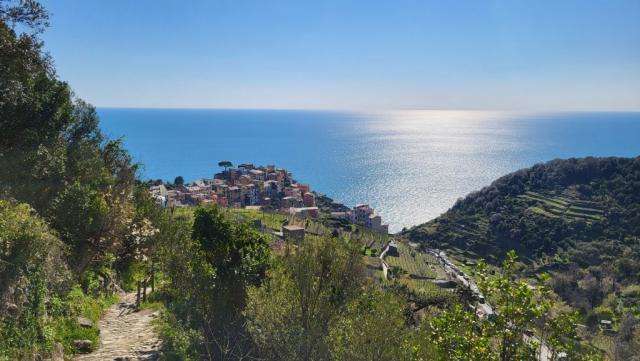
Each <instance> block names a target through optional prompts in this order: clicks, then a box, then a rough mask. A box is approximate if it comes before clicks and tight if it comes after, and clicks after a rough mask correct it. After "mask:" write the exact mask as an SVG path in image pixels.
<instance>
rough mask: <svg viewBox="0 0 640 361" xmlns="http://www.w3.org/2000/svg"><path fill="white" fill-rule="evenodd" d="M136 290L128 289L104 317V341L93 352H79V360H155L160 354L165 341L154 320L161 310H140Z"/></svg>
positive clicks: (102, 339)
mask: <svg viewBox="0 0 640 361" xmlns="http://www.w3.org/2000/svg"><path fill="white" fill-rule="evenodd" d="M135 301H136V294H135V293H125V294H123V295H122V297H121V299H120V302H119V303H117V304H115V305H113V306H111V307H110V308H109V309H108V310H107V312H106V313H105V314H104V316H103V317H102V319H101V320H100V324H99V327H100V345H99V346H98V349H97V350H96V351H94V352H92V353H89V354H84V355H79V356H77V357H76V358H75V360H76V361H98V360H100V361H102V360H113V361H133V360H145V361H152V360H158V359H159V358H160V354H161V351H160V348H161V344H162V343H161V341H160V338H159V337H158V335H157V334H156V333H155V331H154V329H153V325H152V324H151V322H152V321H153V320H154V319H155V318H156V317H158V316H159V312H158V311H155V310H151V309H144V310H141V311H137V312H136V308H135Z"/></svg>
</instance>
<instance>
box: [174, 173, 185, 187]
mask: <svg viewBox="0 0 640 361" xmlns="http://www.w3.org/2000/svg"><path fill="white" fill-rule="evenodd" d="M173 184H175V185H177V186H181V185H184V178H182V176H181V175H179V176H177V177H176V179H174V180H173Z"/></svg>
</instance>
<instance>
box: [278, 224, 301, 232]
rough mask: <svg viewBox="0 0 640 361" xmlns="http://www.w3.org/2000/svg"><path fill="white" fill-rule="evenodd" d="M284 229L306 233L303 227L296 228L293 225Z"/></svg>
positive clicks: (283, 227)
mask: <svg viewBox="0 0 640 361" xmlns="http://www.w3.org/2000/svg"><path fill="white" fill-rule="evenodd" d="M282 229H286V230H287V231H304V228H303V227H300V226H296V225H293V224H288V225H286V226H282Z"/></svg>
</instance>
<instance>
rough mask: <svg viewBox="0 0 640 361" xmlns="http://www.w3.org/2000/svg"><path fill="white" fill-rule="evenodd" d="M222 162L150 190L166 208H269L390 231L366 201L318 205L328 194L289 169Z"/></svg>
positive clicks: (296, 215)
mask: <svg viewBox="0 0 640 361" xmlns="http://www.w3.org/2000/svg"><path fill="white" fill-rule="evenodd" d="M219 165H220V166H221V167H224V168H225V169H224V171H222V172H220V173H217V174H215V175H214V176H213V178H204V179H199V180H196V181H194V182H193V183H191V184H167V183H162V182H154V183H151V185H150V187H149V191H150V192H151V194H152V195H153V197H154V198H155V199H156V200H157V202H158V204H160V205H161V206H162V207H167V208H180V207H190V206H198V205H207V204H217V205H218V206H220V207H225V208H249V209H267V210H270V211H276V212H279V213H284V214H289V215H292V216H295V217H298V218H304V219H306V218H310V219H317V218H320V217H321V214H324V215H326V216H327V217H329V218H332V219H335V220H346V221H350V222H352V223H355V224H358V225H361V226H364V227H366V228H368V229H371V230H373V231H375V232H379V233H384V234H388V233H389V226H388V225H387V224H383V223H382V218H381V217H380V216H379V215H377V214H375V210H374V209H373V208H372V207H370V206H369V205H367V204H359V205H356V206H355V207H353V208H352V209H349V208H348V207H346V206H343V205H341V204H338V203H335V202H331V203H330V204H325V203H326V202H323V205H319V204H318V203H320V202H318V198H319V197H322V198H326V197H325V196H323V195H321V194H318V193H316V192H313V191H311V188H310V186H309V184H304V183H299V182H297V181H296V180H295V179H294V178H293V175H292V173H291V172H289V171H288V170H287V169H284V168H276V167H275V166H273V165H268V166H254V165H253V164H249V163H242V164H239V165H238V166H237V167H233V165H232V164H231V162H228V161H222V162H220V163H219Z"/></svg>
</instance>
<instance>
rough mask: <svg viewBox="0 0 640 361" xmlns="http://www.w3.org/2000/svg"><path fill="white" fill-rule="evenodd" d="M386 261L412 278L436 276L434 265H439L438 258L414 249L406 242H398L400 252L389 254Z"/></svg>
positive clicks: (431, 277)
mask: <svg viewBox="0 0 640 361" xmlns="http://www.w3.org/2000/svg"><path fill="white" fill-rule="evenodd" d="M385 261H386V262H387V264H388V265H389V266H391V267H393V268H397V269H400V270H402V271H403V272H405V273H406V274H407V275H409V276H410V277H411V278H417V279H427V278H429V279H434V278H436V271H435V270H434V267H435V266H437V265H438V261H437V260H436V258H435V257H433V256H432V255H430V254H427V253H422V252H419V251H417V250H414V249H412V248H411V247H409V246H408V245H406V244H405V243H398V254H397V255H387V256H386V257H385Z"/></svg>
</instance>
